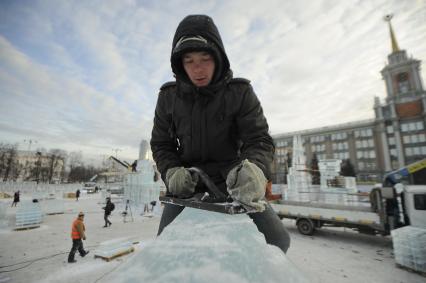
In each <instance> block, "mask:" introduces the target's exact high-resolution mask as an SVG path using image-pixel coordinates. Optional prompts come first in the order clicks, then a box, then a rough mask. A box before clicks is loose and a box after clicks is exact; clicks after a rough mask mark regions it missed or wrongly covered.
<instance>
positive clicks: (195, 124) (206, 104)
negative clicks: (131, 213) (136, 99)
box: [151, 16, 274, 192]
mask: <svg viewBox="0 0 426 283" xmlns="http://www.w3.org/2000/svg"><path fill="white" fill-rule="evenodd" d="M188 18H189V19H188ZM197 22H198V24H196V23H197ZM212 25H213V26H212ZM200 27H202V29H200V30H199V31H198V32H197V29H198V28H200ZM209 27H210V28H209ZM206 29H207V30H208V32H206ZM187 34H189V35H194V34H195V35H197V34H201V35H203V36H204V37H205V38H207V39H208V40H212V42H213V45H214V46H218V48H219V50H220V52H216V53H214V54H216V56H217V54H218V53H220V54H221V55H218V56H217V57H219V58H215V59H216V60H221V61H222V62H221V64H219V65H220V66H221V67H222V68H221V69H220V70H219V71H220V73H219V74H216V78H217V79H216V80H215V81H214V82H212V83H211V84H210V85H208V86H206V87H196V86H195V85H194V84H192V83H191V82H190V81H189V80H188V78H187V76H186V75H185V74H183V73H179V72H184V71H182V69H181V66H177V65H176V64H178V62H179V60H180V58H179V57H178V55H176V54H174V55H173V52H172V59H171V61H172V67H173V68H172V69H173V70H174V71H175V73H176V72H177V74H176V82H169V83H166V84H164V85H163V86H162V87H161V89H160V93H159V96H158V100H157V106H156V109H155V117H154V126H153V130H152V136H151V149H152V153H153V157H154V160H155V162H156V164H157V167H158V170H159V171H160V173H161V177H162V179H163V180H164V181H165V179H166V178H165V177H166V172H167V170H168V169H170V168H172V167H177V166H184V167H192V166H195V167H199V168H201V169H202V170H203V171H205V172H206V173H207V174H208V175H209V176H210V178H211V179H212V180H213V181H214V182H215V183H216V185H218V186H219V188H221V189H222V190H223V191H224V192H226V185H225V180H226V177H227V175H228V172H229V171H230V170H231V169H232V168H233V167H234V166H236V165H238V164H239V163H240V162H241V161H242V160H244V159H248V160H250V161H252V162H254V163H256V164H257V165H258V166H259V167H260V168H261V169H262V170H263V172H264V174H265V176H266V177H267V178H268V179H270V165H271V163H272V160H273V154H274V144H273V140H272V138H271V136H270V135H269V134H268V124H267V122H266V119H265V117H264V115H263V110H262V107H261V105H260V102H259V100H258V99H257V97H256V95H255V93H254V91H253V88H252V86H251V85H250V81H248V80H246V79H233V78H232V71H231V70H230V69H229V62H228V59H227V57H226V53H225V51H224V48H223V46H222V41H221V39H220V35H219V34H218V31H217V28H216V27H215V26H214V24H213V21H212V20H211V19H210V18H208V17H207V16H189V17H187V18H185V19H184V20H183V21H182V22H181V24H180V25H179V27H178V29H177V31H176V35H175V39H174V41H173V45H175V44H176V41H177V40H178V39H179V36H183V35H187ZM177 35H179V36H177ZM212 35H214V36H212ZM173 47H174V46H173ZM173 56H174V57H173ZM216 65H218V64H216ZM223 67H224V68H225V70H224V69H223Z"/></svg>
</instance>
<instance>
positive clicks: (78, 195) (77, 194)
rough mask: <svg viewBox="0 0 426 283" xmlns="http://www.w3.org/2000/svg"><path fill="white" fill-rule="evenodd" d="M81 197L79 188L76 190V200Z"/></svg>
mask: <svg viewBox="0 0 426 283" xmlns="http://www.w3.org/2000/svg"><path fill="white" fill-rule="evenodd" d="M79 197H80V189H77V191H76V192H75V201H78V198H79Z"/></svg>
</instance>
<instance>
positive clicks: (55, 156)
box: [47, 149, 67, 183]
mask: <svg viewBox="0 0 426 283" xmlns="http://www.w3.org/2000/svg"><path fill="white" fill-rule="evenodd" d="M66 156H67V153H66V151H64V150H61V149H52V150H50V151H49V154H48V159H49V162H48V170H47V181H48V182H49V183H52V181H53V177H54V175H55V173H58V171H59V174H60V175H59V176H58V178H59V179H62V178H63V175H61V174H63V172H64V170H63V168H64V167H65V158H66Z"/></svg>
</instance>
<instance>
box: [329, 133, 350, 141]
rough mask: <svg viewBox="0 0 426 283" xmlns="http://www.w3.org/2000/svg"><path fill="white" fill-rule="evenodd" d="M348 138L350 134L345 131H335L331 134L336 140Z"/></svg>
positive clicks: (332, 138) (333, 139)
mask: <svg viewBox="0 0 426 283" xmlns="http://www.w3.org/2000/svg"><path fill="white" fill-rule="evenodd" d="M347 138H348V134H347V133H345V132H343V133H334V134H331V140H332V141H335V140H344V139H347Z"/></svg>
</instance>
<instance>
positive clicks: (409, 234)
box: [392, 226, 426, 272]
mask: <svg viewBox="0 0 426 283" xmlns="http://www.w3.org/2000/svg"><path fill="white" fill-rule="evenodd" d="M392 242H393V249H394V254H395V261H396V263H397V264H400V265H402V266H405V267H408V268H411V269H413V270H416V271H421V272H426V229H422V228H417V227H413V226H406V227H403V228H399V229H396V230H392Z"/></svg>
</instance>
